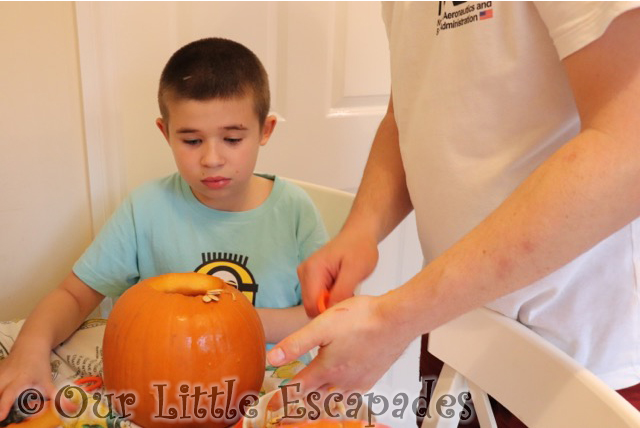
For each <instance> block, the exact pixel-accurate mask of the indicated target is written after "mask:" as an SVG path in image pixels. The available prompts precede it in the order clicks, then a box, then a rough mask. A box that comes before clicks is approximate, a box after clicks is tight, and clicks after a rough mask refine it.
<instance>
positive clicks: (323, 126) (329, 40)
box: [76, 2, 422, 427]
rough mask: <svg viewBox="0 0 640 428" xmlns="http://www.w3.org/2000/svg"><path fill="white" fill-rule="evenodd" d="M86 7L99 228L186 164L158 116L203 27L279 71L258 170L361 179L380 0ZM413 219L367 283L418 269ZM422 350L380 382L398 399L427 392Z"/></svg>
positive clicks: (384, 85) (376, 115)
mask: <svg viewBox="0 0 640 428" xmlns="http://www.w3.org/2000/svg"><path fill="white" fill-rule="evenodd" d="M76 10H77V22H78V37H79V47H80V62H81V71H82V87H83V94H84V103H85V112H84V113H85V127H86V132H87V153H88V158H89V175H90V189H91V198H92V203H93V207H94V212H93V216H94V218H93V220H94V225H95V228H96V230H97V229H99V227H100V226H101V225H102V224H103V223H104V221H105V219H106V218H107V216H108V215H109V214H110V213H111V212H112V211H113V209H114V208H115V206H116V205H117V204H118V203H119V201H120V199H121V198H122V197H123V196H124V194H126V193H127V192H128V191H130V190H131V189H132V188H134V187H136V186H138V185H139V184H141V183H142V182H144V181H146V180H148V179H151V178H154V177H158V176H162V175H165V174H168V173H170V172H173V171H174V170H175V168H174V165H173V160H172V158H171V155H170V151H169V149H168V147H167V146H166V143H165V142H164V139H163V138H162V136H161V134H160V133H159V131H158V130H157V129H156V127H155V125H154V120H155V118H156V117H157V116H158V107H157V103H156V90H157V82H158V78H159V74H160V71H161V69H162V67H163V65H164V63H165V62H166V60H167V59H168V58H169V56H170V55H171V54H172V53H173V52H174V51H175V50H176V49H177V48H179V47H180V46H182V45H184V44H186V43H188V42H190V41H192V40H196V39H198V38H202V37H210V36H221V37H228V38H231V39H234V40H236V41H238V42H241V43H243V44H245V45H246V46H247V47H249V48H250V49H252V50H253V51H254V52H255V53H256V54H257V55H258V56H259V57H260V58H261V59H262V61H263V63H264V64H265V67H266V69H267V72H268V73H269V76H270V84H271V90H272V99H273V102H272V110H273V112H274V113H275V114H277V116H278V117H279V124H278V126H277V128H276V132H275V134H274V136H273V137H272V139H271V141H270V142H269V144H268V145H267V146H266V147H265V148H263V149H262V151H261V154H260V158H259V163H258V169H259V170H261V171H265V172H271V173H275V174H278V175H281V176H286V177H291V178H296V179H300V180H305V181H310V182H314V183H318V184H323V185H327V186H331V187H336V188H340V189H344V190H349V191H355V190H356V189H357V186H358V183H359V181H360V177H361V174H362V170H363V168H364V164H365V162H366V158H367V154H368V150H369V147H370V144H371V141H372V139H373V136H374V133H375V130H376V128H377V125H378V123H379V121H380V119H381V118H382V115H383V114H384V111H385V110H386V104H387V101H388V96H389V86H390V84H389V71H388V54H387V52H388V51H387V42H386V36H385V33H384V26H383V24H382V20H381V17H380V4H379V3H377V2H282V3H280V2H220V3H218V2H196V3H190V2H161V3H157V2H135V3H128V2H123V3H120V2H100V3H86V2H78V3H77V4H76ZM412 222H413V220H412V219H411V220H409V221H408V222H406V223H405V224H403V226H402V227H401V228H400V229H399V230H398V231H396V232H395V233H394V234H393V235H392V236H390V237H389V238H388V239H387V240H386V241H385V242H384V243H383V245H382V254H381V259H382V260H383V261H384V263H382V264H381V266H380V268H379V269H378V270H377V271H376V273H375V274H374V275H373V276H372V278H370V279H369V280H368V281H367V282H366V283H365V284H364V285H363V287H362V290H363V292H366V293H369V294H380V293H382V292H385V291H387V290H388V289H389V287H391V286H394V285H397V284H400V283H401V282H403V281H404V280H406V279H408V277H409V276H411V275H412V274H413V273H415V272H416V271H417V270H418V269H419V267H420V265H421V260H422V258H421V255H420V250H419V246H418V243H417V239H416V238H415V233H414V232H413V229H414V227H413V225H412ZM417 350H418V347H417V343H414V344H413V345H412V346H411V347H410V349H409V350H408V352H407V354H406V356H404V357H403V359H402V360H401V361H400V362H399V363H397V364H396V365H395V366H394V368H392V370H391V371H390V372H389V373H388V374H387V376H385V378H383V379H382V380H381V381H380V383H379V384H378V386H377V390H379V391H381V392H385V394H386V395H387V396H388V397H389V399H390V400H391V399H392V398H393V396H392V395H391V394H394V393H397V392H399V390H403V391H404V392H407V393H408V394H410V396H411V394H415V393H416V392H417V390H418V388H419V383H418V376H417V352H418V351H417ZM354 352H368V350H354ZM371 358H376V356H375V354H373V355H371ZM408 413H411V412H410V408H409V411H408V412H406V413H405V419H404V421H402V422H400V421H399V420H397V419H395V418H392V417H391V411H390V410H389V411H388V412H385V414H384V415H382V416H380V420H381V421H382V422H385V421H386V422H387V423H388V424H389V425H392V426H394V427H400V426H402V425H403V424H406V426H411V425H412V424H413V423H414V422H413V417H412V416H411V415H409V414H408Z"/></svg>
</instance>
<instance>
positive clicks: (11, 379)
mask: <svg viewBox="0 0 640 428" xmlns="http://www.w3.org/2000/svg"><path fill="white" fill-rule="evenodd" d="M29 389H36V390H38V391H39V393H36V395H35V397H34V395H31V396H30V397H27V396H26V395H23V392H25V391H27V390H29ZM55 394H56V389H55V386H54V385H53V381H52V379H51V364H50V363H49V353H48V352H47V353H46V354H44V355H43V354H42V353H38V352H33V350H31V351H30V350H24V352H20V350H17V349H16V350H15V351H12V353H11V354H9V356H8V357H7V358H5V359H4V360H2V361H0V421H1V420H3V419H5V418H6V417H7V415H8V414H9V410H11V407H12V405H13V403H14V401H15V400H16V399H19V400H18V405H22V406H25V405H26V404H27V403H26V399H27V398H37V397H48V398H51V399H53V398H54V397H55Z"/></svg>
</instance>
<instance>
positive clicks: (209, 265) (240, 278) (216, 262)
mask: <svg viewBox="0 0 640 428" xmlns="http://www.w3.org/2000/svg"><path fill="white" fill-rule="evenodd" d="M248 260H249V257H246V256H242V255H239V254H231V253H202V264H201V265H200V266H198V267H197V268H196V269H195V271H196V272H198V273H204V274H207V275H212V276H216V277H218V278H220V279H221V280H223V281H225V282H226V283H228V284H231V285H233V286H234V287H236V288H237V289H238V290H239V291H241V292H242V293H243V294H244V295H245V296H246V297H247V299H249V301H250V302H251V304H252V305H255V303H256V294H257V293H258V284H256V281H255V279H254V278H253V275H252V274H251V271H249V269H248V268H247V261H248Z"/></svg>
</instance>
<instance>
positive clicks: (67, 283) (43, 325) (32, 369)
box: [0, 273, 104, 420]
mask: <svg viewBox="0 0 640 428" xmlns="http://www.w3.org/2000/svg"><path fill="white" fill-rule="evenodd" d="M103 298H104V296H103V295H102V294H100V293H98V292H97V291H95V290H93V289H92V288H91V287H89V286H88V285H86V284H85V283H84V282H82V281H81V280H80V278H78V277H77V276H76V275H75V274H74V273H70V274H69V276H67V277H66V278H65V279H64V280H63V281H62V283H61V284H60V285H59V286H58V288H56V289H54V290H53V291H52V292H50V293H49V294H48V295H47V296H46V297H45V298H44V299H43V300H42V301H41V302H40V303H39V304H38V305H37V306H36V308H35V309H34V310H33V312H32V313H31V315H29V317H28V318H27V320H26V321H25V323H24V326H23V327H22V329H21V330H20V334H19V335H18V338H17V339H16V342H15V344H14V346H13V348H12V349H11V353H10V354H9V356H8V357H7V358H6V359H5V360H3V361H2V362H0V420H2V419H4V418H5V417H6V415H7V413H8V411H9V409H10V408H11V405H12V403H13V401H14V400H15V399H16V397H17V396H18V394H20V393H21V392H22V391H24V390H25V389H26V388H30V387H39V388H42V389H44V392H45V395H48V396H51V395H52V394H54V393H55V391H54V388H53V382H52V380H51V367H50V363H49V359H50V354H51V350H52V349H53V348H55V347H57V346H58V345H59V344H60V343H62V342H63V341H64V340H65V339H66V338H68V337H69V336H70V335H71V334H72V333H73V332H74V331H75V330H76V329H77V328H78V327H79V326H80V324H81V323H82V321H84V320H85V318H86V317H87V316H88V315H89V314H90V313H91V312H92V311H93V310H94V309H95V308H96V307H97V306H98V304H100V302H101V301H102V299H103Z"/></svg>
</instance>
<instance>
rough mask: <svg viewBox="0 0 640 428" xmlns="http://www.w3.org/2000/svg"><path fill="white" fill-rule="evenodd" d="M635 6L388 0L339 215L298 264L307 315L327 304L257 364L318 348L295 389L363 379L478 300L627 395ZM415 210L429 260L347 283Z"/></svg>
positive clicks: (636, 207)
mask: <svg viewBox="0 0 640 428" xmlns="http://www.w3.org/2000/svg"><path fill="white" fill-rule="evenodd" d="M638 5H639V4H638V3H636V2H602V3H598V2H588V3H583V2H566V3H565V2H543V3H540V4H534V3H531V2H416V3H393V4H385V5H384V6H383V15H384V19H385V24H386V27H387V32H388V37H389V45H390V54H391V77H392V96H391V99H390V101H389V107H388V111H387V113H386V115H385V116H384V118H383V120H382V122H381V124H380V126H379V129H378V131H377V134H376V137H375V139H374V141H373V145H372V147H371V152H370V155H369V159H368V161H367V165H366V168H365V172H364V176H363V178H362V182H361V185H360V188H359V190H358V194H357V197H356V200H355V202H354V206H353V208H352V211H351V213H350V215H349V218H348V219H347V221H346V224H345V225H344V227H343V229H342V231H341V232H340V234H339V235H338V236H337V237H336V238H335V239H333V240H332V241H330V242H329V243H328V244H327V245H326V246H325V247H323V248H322V249H320V250H319V251H318V252H316V253H315V254H314V255H313V256H311V257H310V258H309V259H308V260H307V261H306V262H305V263H304V264H302V265H301V266H300V268H299V275H300V277H301V281H302V286H303V299H304V304H305V308H306V310H307V313H308V314H309V315H313V316H315V315H318V310H317V308H316V301H317V300H318V296H319V295H320V294H321V293H322V292H323V290H330V301H329V303H330V305H329V306H330V309H329V310H327V311H326V312H325V313H323V314H322V315H320V316H318V317H317V318H315V319H314V320H313V321H312V322H311V323H310V324H308V325H307V326H306V327H304V328H302V329H301V330H299V331H298V332H296V333H294V334H292V335H291V336H289V337H288V338H286V339H285V340H283V341H282V342H280V344H279V345H277V346H276V348H274V349H273V350H272V351H271V352H270V353H269V354H268V359H269V361H270V362H271V363H272V364H276V365H277V364H282V363H285V362H287V361H290V360H292V359H294V358H296V357H297V356H298V355H300V354H302V353H304V352H306V351H308V350H309V349H311V348H312V347H314V346H317V345H320V346H321V349H320V353H319V356H318V357H317V358H316V359H315V360H314V362H312V363H311V364H310V365H309V366H308V367H307V368H306V369H305V370H304V371H302V372H301V373H300V374H299V375H298V376H297V378H296V379H297V380H299V381H301V382H302V383H303V385H304V388H305V389H306V390H314V389H323V388H325V389H326V388H330V387H336V388H338V389H340V390H344V391H349V390H366V389H368V388H370V387H371V386H373V384H374V383H375V382H376V381H377V380H378V379H379V378H380V377H381V376H382V374H384V373H385V371H386V370H387V369H388V368H389V366H390V365H391V364H392V363H393V362H394V361H395V360H396V359H397V357H398V356H399V355H400V354H401V353H402V352H403V350H404V349H405V348H406V346H407V345H408V343H410V341H412V340H413V339H415V338H416V337H417V336H419V335H421V334H423V333H427V332H429V331H430V330H432V329H433V328H435V327H437V326H439V325H441V324H443V323H445V322H447V321H449V320H451V319H453V318H455V317H456V316H458V315H460V314H462V313H464V312H467V311H469V310H471V309H473V308H476V307H478V306H482V305H486V306H487V307H489V308H491V309H494V310H496V311H498V312H501V313H503V314H505V315H506V316H509V317H512V318H514V319H517V320H518V321H520V322H522V323H523V324H525V325H527V326H528V327H530V328H531V329H532V330H534V331H535V332H537V333H539V334H540V335H541V336H543V337H544V338H545V339H547V340H549V341H550V342H552V343H553V344H555V345H556V346H558V347H559V348H561V349H562V350H564V351H565V352H567V353H568V354H569V355H571V356H572V357H573V358H575V359H576V360H577V361H578V362H580V363H581V364H583V365H585V366H586V367H587V368H588V369H590V370H591V371H593V372H594V373H595V374H596V375H598V376H599V377H600V378H601V379H603V380H604V381H605V382H606V383H607V384H609V385H610V386H611V387H612V388H614V389H617V390H623V389H624V390H627V391H636V394H637V391H638V389H639V388H640V280H639V279H638V276H637V275H638V273H637V269H638V268H640V264H639V262H640V220H638V216H639V215H640V120H638V115H639V112H640V45H639V44H638V43H637V41H638V40H640V10H638V9H636V7H637V6H638ZM412 208H413V209H415V212H416V218H417V227H418V233H419V236H420V242H421V246H422V251H423V254H424V257H425V265H424V268H423V269H422V270H421V271H420V272H418V273H417V274H416V275H415V276H414V277H413V278H411V279H410V280H409V281H407V282H406V283H405V284H402V285H401V286H399V287H398V288H396V289H394V290H392V291H389V292H388V293H386V294H384V295H383V296H380V297H371V296H356V297H351V296H352V294H353V290H354V287H355V286H356V285H357V284H358V283H359V282H360V281H362V280H363V279H364V278H365V277H367V275H369V274H370V273H371V271H372V270H373V268H374V266H375V265H376V263H377V257H378V253H377V249H376V247H377V244H378V243H379V242H380V241H381V240H382V239H383V238H384V237H385V236H387V234H389V233H390V232H391V231H392V230H393V228H394V227H396V225H397V224H398V223H399V222H400V221H401V220H402V219H403V218H404V217H405V216H406V215H407V214H408V213H409V212H410V211H411V210H412ZM629 396H630V395H627V397H629ZM636 397H637V395H636ZM636 399H637V398H636ZM631 401H633V400H631ZM634 404H635V405H636V407H640V403H639V402H638V401H636V402H635V403H634Z"/></svg>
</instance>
